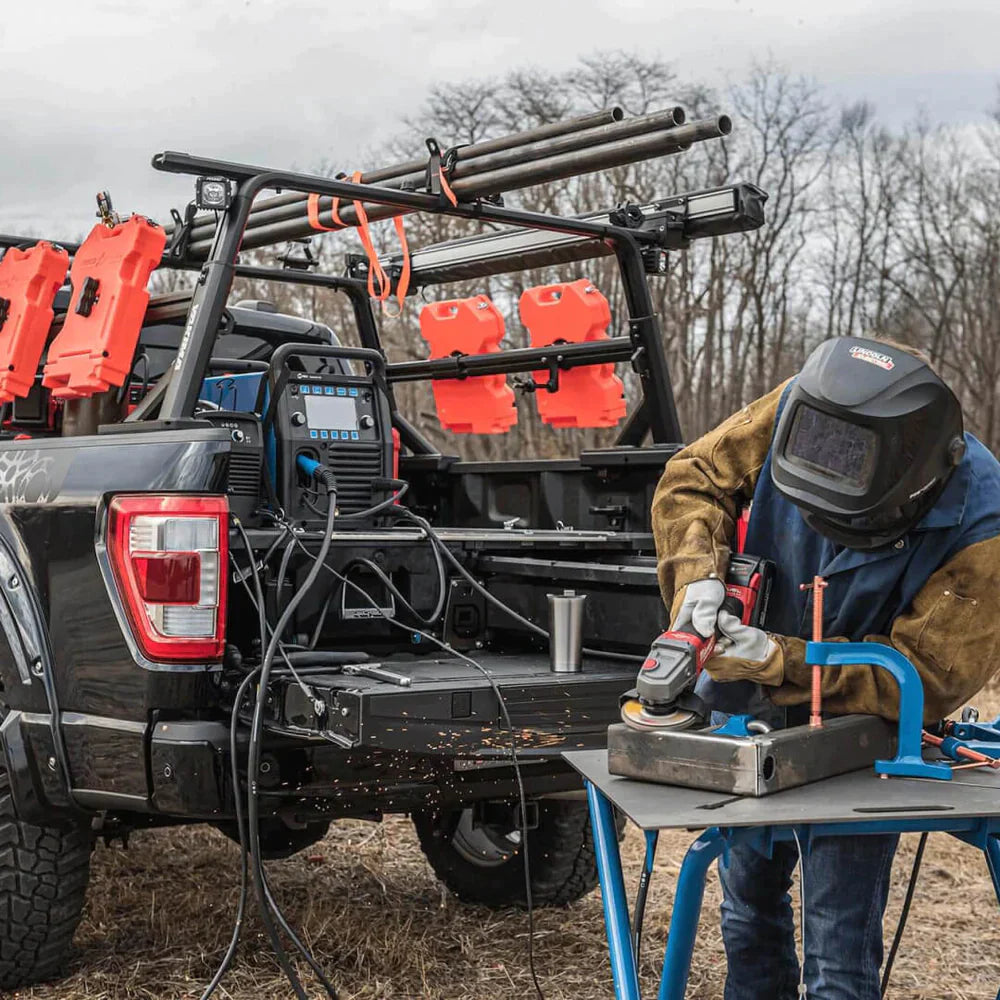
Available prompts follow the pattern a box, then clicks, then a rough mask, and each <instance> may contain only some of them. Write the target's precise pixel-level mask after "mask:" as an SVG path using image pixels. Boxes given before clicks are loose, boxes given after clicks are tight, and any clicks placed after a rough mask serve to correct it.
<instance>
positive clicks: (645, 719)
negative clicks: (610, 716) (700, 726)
mask: <svg viewBox="0 0 1000 1000" xmlns="http://www.w3.org/2000/svg"><path fill="white" fill-rule="evenodd" d="M697 721H698V714H697V712H690V711H688V710H687V709H686V708H674V709H672V710H671V711H669V712H651V711H649V709H648V708H646V706H645V705H643V703H642V702H641V701H639V699H638V698H630V699H629V700H628V701H626V702H624V704H623V705H622V722H624V723H625V725H626V726H631V727H632V729H638V730H640V731H642V730H646V729H688V728H689V727H690V726H692V725H694V724H695V723H696V722H697Z"/></svg>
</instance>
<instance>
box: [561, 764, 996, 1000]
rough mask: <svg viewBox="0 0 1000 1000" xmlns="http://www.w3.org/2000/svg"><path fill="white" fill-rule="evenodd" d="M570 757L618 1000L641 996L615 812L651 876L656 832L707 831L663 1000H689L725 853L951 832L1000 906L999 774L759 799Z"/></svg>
mask: <svg viewBox="0 0 1000 1000" xmlns="http://www.w3.org/2000/svg"><path fill="white" fill-rule="evenodd" d="M564 756H565V757H566V760H567V761H568V762H569V763H570V764H572V766H573V767H574V768H576V770H577V771H579V772H580V774H581V775H582V776H583V778H584V782H585V785H586V789H587V800H588V802H589V804H590V815H591V822H592V824H593V829H594V843H595V850H596V855H597V868H598V873H599V875H600V879H601V893H602V895H603V897H604V920H605V924H606V927H607V935H608V947H609V950H610V953H611V973H612V976H613V978H614V985H615V996H616V998H617V1000H640V997H639V977H638V972H637V964H636V956H635V955H634V954H633V948H632V934H631V922H630V919H629V912H628V902H627V899H626V896H625V880H624V877H623V875H622V866H621V856H620V854H619V851H618V837H617V831H616V828H615V817H614V808H613V807H614V806H617V808H618V809H619V810H621V812H623V813H624V814H625V815H626V816H628V818H629V819H631V820H632V822H633V823H635V824H636V825H637V826H638V827H639V828H640V829H641V830H642V831H643V833H644V834H645V836H646V868H647V870H650V869H651V868H652V862H653V853H654V851H655V847H656V836H657V833H658V831H660V830H667V829H690V830H704V831H705V832H704V833H702V834H701V835H700V836H699V837H698V838H697V839H696V840H695V841H694V843H693V844H692V845H691V847H690V848H689V849H688V852H687V854H686V855H685V857H684V862H683V864H682V865H681V870H680V874H679V876H678V879H677V888H676V892H675V896H674V905H673V911H672V914H671V918H670V930H669V935H668V938H667V949H666V955H665V957H664V963H663V973H662V978H661V981H660V990H659V1000H683V997H684V993H685V990H686V988H687V981H688V974H689V972H690V969H691V956H692V953H693V950H694V943H695V933H696V931H697V928H698V917H699V914H700V912H701V904H702V898H703V895H704V890H705V879H706V876H707V875H708V870H709V868H710V866H711V864H712V862H713V861H714V860H715V859H716V858H718V857H719V856H720V855H721V854H722V853H723V851H724V850H726V848H727V847H729V846H733V845H736V844H754V845H756V846H758V847H760V848H763V849H765V850H767V849H768V847H769V845H771V844H773V843H775V842H777V841H782V840H792V839H793V837H794V834H798V838H799V841H800V842H801V844H802V850H803V851H804V852H808V849H809V848H808V844H809V838H810V837H830V836H841V837H842V836H854V835H863V834H873V833H922V832H925V831H928V832H942V833H950V834H951V835H952V836H954V837H957V838H958V839H959V840H962V841H965V842H966V843H968V844H972V845H973V846H975V847H978V848H980V849H981V850H982V851H983V853H984V855H985V857H986V864H987V868H988V869H989V873H990V876H991V878H992V879H993V887H994V890H995V891H996V893H997V898H998V900H1000V840H998V837H1000V773H998V772H997V771H994V770H992V769H975V770H962V771H956V772H955V773H954V775H953V777H952V780H951V781H928V780H921V779H916V778H880V777H879V776H878V775H876V774H875V773H874V772H873V771H872V770H871V769H870V768H866V769H865V770H862V771H854V772H852V773H850V774H842V775H839V776H838V777H835V778H827V779H826V780H824V781H818V782H815V783H814V784H810V785H803V786H801V787H799V788H791V789H788V790H787V791H783V792H777V793H775V794H773V795H768V796H765V797H763V798H743V797H739V796H733V795H728V794H724V793H720V792H707V791H698V790H695V789H691V788H678V787H675V786H672V785H657V784H651V783H649V782H645V781H634V780H632V779H629V778H619V777H616V776H614V775H612V774H609V773H608V755H607V751H606V750H581V751H575V752H572V753H566V754H564ZM793 831H794V833H793ZM997 1000H1000V993H998V994H997Z"/></svg>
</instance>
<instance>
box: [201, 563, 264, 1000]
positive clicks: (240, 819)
mask: <svg viewBox="0 0 1000 1000" xmlns="http://www.w3.org/2000/svg"><path fill="white" fill-rule="evenodd" d="M251 555H252V554H251ZM256 675H257V671H256V670H254V671H252V672H251V673H249V674H247V675H246V677H244V678H243V682H242V683H241V684H240V686H239V689H238V690H237V692H236V700H235V701H234V702H233V710H232V713H231V714H230V718H229V768H230V781H231V782H232V785H233V799H234V802H235V807H236V830H237V834H238V835H239V841H240V895H239V901H238V902H237V904H236V919H235V920H234V921H233V933H232V936H231V937H230V939H229V947H228V948H227V949H226V953H225V955H224V956H223V958H222V961H221V962H220V963H219V967H218V969H216V970H215V975H214V976H212V978H211V980H210V981H209V984H208V986H206V987H205V992H204V993H202V995H201V1000H209V998H210V997H211V996H212V994H213V993H214V992H215V991H216V990H217V989H218V988H219V984H220V983H221V982H222V977H223V976H225V974H226V973H227V972H228V971H229V969H230V966H231V965H232V964H233V959H234V958H235V957H236V949H237V948H238V947H239V943H240V936H241V935H242V933H243V920H244V918H245V917H246V909H247V889H248V888H249V879H248V870H247V825H246V817H245V816H244V814H243V799H242V796H241V794H240V769H239V763H238V761H237V756H236V730H237V727H238V726H239V721H240V705H241V704H242V703H243V698H244V696H245V695H246V691H247V688H248V687H249V686H250V684H251V683H252V681H253V679H254V677H255V676H256Z"/></svg>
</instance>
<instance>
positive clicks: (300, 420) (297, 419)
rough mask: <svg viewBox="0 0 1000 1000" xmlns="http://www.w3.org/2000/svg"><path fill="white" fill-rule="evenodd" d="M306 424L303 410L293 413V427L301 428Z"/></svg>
mask: <svg viewBox="0 0 1000 1000" xmlns="http://www.w3.org/2000/svg"><path fill="white" fill-rule="evenodd" d="M305 422H306V415H305V414H304V413H303V412H302V411H301V410H295V411H294V412H293V413H292V426H293V427H301V426H302V425H303V424H304V423H305Z"/></svg>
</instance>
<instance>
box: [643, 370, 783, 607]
mask: <svg viewBox="0 0 1000 1000" xmlns="http://www.w3.org/2000/svg"><path fill="white" fill-rule="evenodd" d="M785 385H787V383H782V384H781V385H780V386H778V388H777V389H775V390H774V391H773V392H770V393H768V394H767V395H766V396H762V397H761V398H760V399H758V400H755V401H754V402H753V403H750V404H749V405H748V406H746V407H744V408H743V409H742V410H740V411H739V412H738V413H734V414H733V415H732V416H731V417H730V418H729V419H728V420H726V421H725V422H724V423H722V424H720V425H719V426H718V427H716V428H715V430H713V431H709V433H708V434H706V435H705V436H704V437H701V438H699V439H698V440H697V441H695V442H694V443H693V444H690V445H688V446H687V447H686V448H685V449H684V450H683V451H680V452H678V453H677V454H676V455H674V457H673V458H671V459H670V461H669V462H667V464H666V468H665V469H664V470H663V475H662V477H661V478H660V482H659V485H658V486H657V488H656V492H655V493H654V495H653V507H652V522H653V538H654V540H655V542H656V554H657V575H658V577H659V581H660V592H661V593H662V594H663V601H664V603H665V604H666V606H667V607H668V608H670V607H671V606H672V605H673V604H674V603H675V599H676V598H677V597H678V595H679V593H680V591H681V590H682V589H683V588H684V587H686V586H687V585H688V584H689V583H693V582H694V581H695V580H702V579H704V578H705V577H707V576H710V575H712V574H716V575H720V576H721V575H722V574H724V573H725V571H726V568H727V567H728V565H729V552H730V548H731V546H732V539H733V534H734V532H735V527H736V520H737V518H738V517H739V512H740V510H741V509H742V507H743V506H744V505H745V504H746V503H747V502H748V501H749V500H750V498H751V497H752V496H753V491H754V488H755V487H756V485H757V476H758V474H759V473H760V469H761V466H762V465H763V464H764V460H765V459H766V458H767V452H768V449H769V448H770V447H771V435H772V433H773V431H774V418H775V414H776V413H777V409H778V403H779V401H780V400H781V394H782V392H783V391H784V388H785ZM672 618H673V615H671V619H672Z"/></svg>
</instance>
